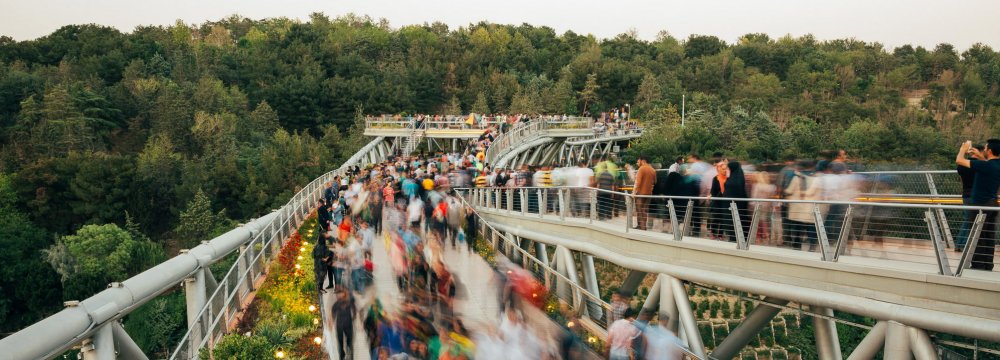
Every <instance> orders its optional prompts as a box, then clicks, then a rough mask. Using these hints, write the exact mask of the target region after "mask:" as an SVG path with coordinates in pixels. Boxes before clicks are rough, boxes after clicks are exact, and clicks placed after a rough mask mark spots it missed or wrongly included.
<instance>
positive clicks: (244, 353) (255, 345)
mask: <svg viewBox="0 0 1000 360" xmlns="http://www.w3.org/2000/svg"><path fill="white" fill-rule="evenodd" d="M273 350H274V348H273V347H272V345H271V344H270V343H269V342H268V341H267V339H266V338H264V337H263V336H257V335H254V336H243V335H240V334H229V335H226V336H223V337H222V340H220V341H219V343H217V344H215V349H213V350H212V354H211V356H209V353H208V349H207V348H205V349H202V350H201V351H200V352H199V353H198V357H199V358H201V360H208V359H209V358H214V359H217V360H242V359H267V358H270V357H271V356H272V355H271V352H272V351H273Z"/></svg>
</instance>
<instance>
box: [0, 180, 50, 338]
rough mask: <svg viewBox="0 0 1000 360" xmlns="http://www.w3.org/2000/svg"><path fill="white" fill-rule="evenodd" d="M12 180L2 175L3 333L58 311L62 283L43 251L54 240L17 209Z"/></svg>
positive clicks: (0, 303)
mask: <svg viewBox="0 0 1000 360" xmlns="http://www.w3.org/2000/svg"><path fill="white" fill-rule="evenodd" d="M15 200H16V193H15V192H14V189H13V188H12V184H11V179H10V177H9V176H7V175H5V174H0V261H2V263H3V264H4V266H3V267H0V291H2V292H3V294H4V296H2V297H0V324H3V325H2V326H0V331H2V332H13V331H17V330H20V329H21V328H23V327H25V326H27V325H28V324H31V323H33V322H35V321H38V320H39V319H41V318H42V317H43V316H45V315H47V314H48V313H49V312H51V311H56V310H58V309H59V308H60V307H59V302H60V300H61V297H62V296H61V293H62V284H61V283H60V282H59V280H58V279H59V277H58V275H57V274H56V273H55V271H53V270H52V268H51V267H49V265H48V264H47V263H46V262H45V260H44V257H43V253H42V249H44V248H45V247H47V246H49V245H50V244H52V237H50V236H49V235H48V234H46V232H45V231H44V230H42V229H40V228H38V227H36V226H35V225H34V224H32V223H31V221H30V220H29V219H28V217H27V216H26V215H25V214H23V213H21V212H20V211H18V210H17V209H16V208H15V207H14V202H15Z"/></svg>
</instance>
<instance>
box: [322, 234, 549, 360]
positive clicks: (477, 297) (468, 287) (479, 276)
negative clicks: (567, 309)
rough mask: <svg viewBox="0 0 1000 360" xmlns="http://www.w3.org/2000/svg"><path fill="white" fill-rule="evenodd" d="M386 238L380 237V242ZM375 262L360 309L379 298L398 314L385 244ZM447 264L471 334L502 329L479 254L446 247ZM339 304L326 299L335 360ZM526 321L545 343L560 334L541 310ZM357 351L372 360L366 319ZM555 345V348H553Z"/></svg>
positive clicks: (531, 311) (329, 347) (489, 274)
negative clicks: (335, 310)
mask: <svg viewBox="0 0 1000 360" xmlns="http://www.w3.org/2000/svg"><path fill="white" fill-rule="evenodd" d="M381 239H382V236H379V240H381ZM372 260H373V262H374V263H375V274H374V275H375V276H374V277H375V278H374V285H373V288H374V290H370V291H369V292H368V293H366V294H363V295H361V296H358V306H359V308H362V309H366V308H367V307H368V306H369V305H370V304H371V303H372V302H373V301H374V299H375V297H377V298H378V299H380V301H381V302H382V305H383V306H384V307H385V309H386V311H388V312H394V311H396V310H397V309H399V307H400V292H399V288H398V287H397V285H396V281H395V279H394V276H393V273H392V269H391V267H390V266H389V255H388V252H387V250H386V246H385V242H384V241H375V244H374V248H373V249H372ZM444 262H445V264H446V265H447V266H448V268H449V270H450V271H451V272H452V274H453V275H455V280H456V293H457V295H456V297H457V299H456V305H455V307H456V308H455V312H456V314H458V315H459V316H460V317H461V319H462V322H463V323H464V324H465V325H466V327H467V328H468V329H469V330H470V331H471V332H481V331H494V329H496V328H497V327H498V326H499V325H500V316H499V314H500V306H499V303H498V298H499V296H498V293H497V291H498V289H497V283H496V282H495V281H494V277H493V269H492V268H491V267H490V265H489V264H488V263H487V262H486V261H485V260H483V258H482V257H480V256H479V255H478V254H476V253H475V252H470V251H469V250H468V249H467V248H466V247H464V246H459V247H458V248H457V249H452V248H451V247H450V246H444ZM335 301H336V299H335V298H334V295H333V293H332V292H327V293H326V294H324V295H323V309H324V312H323V325H324V326H323V339H324V343H323V345H324V347H325V348H326V351H327V353H328V354H330V359H331V360H337V359H338V351H337V341H336V338H335V335H334V334H333V320H334V319H333V318H332V317H331V316H330V310H329V309H330V308H331V307H332V306H333V303H334V302H335ZM522 311H524V312H525V314H524V318H525V319H528V320H529V323H530V324H531V325H533V328H534V329H535V330H536V331H538V332H540V333H541V334H539V335H541V337H542V338H543V339H551V338H553V337H552V336H549V335H550V334H553V333H554V332H555V331H560V328H559V327H558V325H556V324H555V323H554V322H552V321H550V320H549V318H548V316H547V315H546V314H545V313H544V312H542V311H541V310H539V309H536V308H532V307H527V308H526V309H523V310H522ZM354 330H355V334H356V336H355V337H354V348H355V349H364V351H355V354H354V356H353V358H354V359H356V360H361V359H370V358H371V354H369V353H368V351H367V349H368V339H367V338H366V337H365V336H364V328H363V326H362V319H361V318H358V319H357V320H355V322H354ZM550 345H554V344H550Z"/></svg>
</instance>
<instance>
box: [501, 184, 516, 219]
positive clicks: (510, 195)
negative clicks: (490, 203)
mask: <svg viewBox="0 0 1000 360" xmlns="http://www.w3.org/2000/svg"><path fill="white" fill-rule="evenodd" d="M503 191H504V192H505V193H506V194H505V195H506V197H507V213H508V214H510V213H512V212H514V189H504V190H503Z"/></svg>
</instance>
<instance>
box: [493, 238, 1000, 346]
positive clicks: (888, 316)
mask: <svg viewBox="0 0 1000 360" xmlns="http://www.w3.org/2000/svg"><path fill="white" fill-rule="evenodd" d="M492 225H493V226H494V227H496V228H498V229H503V230H507V231H510V232H511V233H514V234H517V235H518V236H522V237H526V238H529V239H532V240H536V241H541V242H545V243H547V244H550V245H561V246H564V247H567V248H570V249H573V250H576V251H581V252H586V253H590V254H601V257H602V258H603V259H605V260H608V261H611V262H613V263H615V264H617V265H619V266H623V267H626V268H628V269H634V270H640V271H646V272H657V273H663V274H666V275H671V276H674V277H677V278H680V279H684V280H688V281H694V282H703V283H706V284H713V285H716V286H721V287H724V288H728V289H733V290H740V291H746V292H749V293H753V294H760V295H765V296H770V297H774V298H779V299H788V300H789V301H794V302H798V303H803V304H813V305H815V306H820V307H826V308H831V309H836V310H840V311H844V312H848V313H851V314H857V315H862V316H868V317H872V318H875V319H878V320H894V321H898V322H901V323H905V324H909V325H911V326H916V327H919V328H922V329H928V330H934V331H940V332H946V333H951V334H955V335H961V336H968V337H973V338H979V339H983V340H990V341H1000V320H997V319H987V318H978V317H972V316H966V315H958V314H951V313H946V312H943V311H936V310H930V309H922V308H918V307H913V306H906V305H902V304H894V303H888V302H884V301H879V300H874V299H869V298H864V297H859V296H852V295H845V294H841V293H837V292H833V291H826V290H820V289H814V288H806V287H801V286H795V285H788V284H781V283H776V282H771V281H767V280H766V279H758V278H752V277H746V276H738V275H732V274H723V273H719V272H715V271H710V270H704V269H694V268H690V267H685V266H681V265H674V264H669V263H663V262H658V261H650V260H644V259H639V258H633V257H629V256H625V255H623V254H620V253H618V252H617V251H616V250H613V249H608V248H605V247H603V246H600V245H596V244H592V243H587V242H584V241H578V240H571V239H566V238H562V237H559V236H555V235H550V234H546V233H542V232H539V231H535V230H530V229H526V228H524V227H522V226H520V225H519V226H510V225H507V224H503V223H498V222H495V221H494V222H492Z"/></svg>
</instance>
